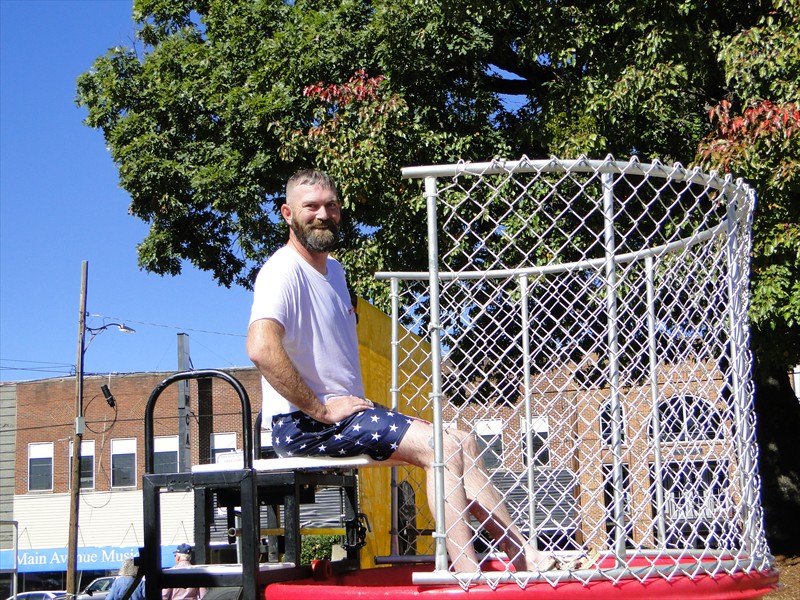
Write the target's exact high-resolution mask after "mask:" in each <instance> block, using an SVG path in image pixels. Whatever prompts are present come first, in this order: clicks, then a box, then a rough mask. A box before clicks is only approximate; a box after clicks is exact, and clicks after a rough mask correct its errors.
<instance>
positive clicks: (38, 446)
mask: <svg viewBox="0 0 800 600" xmlns="http://www.w3.org/2000/svg"><path fill="white" fill-rule="evenodd" d="M41 458H49V459H50V487H49V488H42V489H36V490H32V489H31V460H32V459H41ZM28 491H29V492H52V491H53V442H32V443H30V444H28Z"/></svg>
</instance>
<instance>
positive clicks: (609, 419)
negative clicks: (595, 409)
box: [600, 400, 625, 446]
mask: <svg viewBox="0 0 800 600" xmlns="http://www.w3.org/2000/svg"><path fill="white" fill-rule="evenodd" d="M620 414H621V416H622V423H621V424H620V428H619V435H620V441H621V442H622V443H623V444H624V443H625V410H624V409H623V408H622V407H621V406H620ZM613 417H614V415H613V413H612V411H611V400H607V401H606V402H604V403H603V407H602V408H601V409H600V439H601V440H603V444H605V445H606V446H611V445H612V443H613V441H614V430H613V428H612V427H611V425H612V423H613V422H614V418H613Z"/></svg>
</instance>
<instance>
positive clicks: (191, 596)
mask: <svg viewBox="0 0 800 600" xmlns="http://www.w3.org/2000/svg"><path fill="white" fill-rule="evenodd" d="M173 554H174V555H175V566H174V567H173V568H174V569H184V568H187V567H191V566H192V547H191V546H190V545H189V544H180V545H179V546H178V547H177V548H175V551H174V552H173ZM205 593H206V590H205V588H166V589H163V590H161V599H162V600H200V599H201V598H202V597H203V596H205Z"/></svg>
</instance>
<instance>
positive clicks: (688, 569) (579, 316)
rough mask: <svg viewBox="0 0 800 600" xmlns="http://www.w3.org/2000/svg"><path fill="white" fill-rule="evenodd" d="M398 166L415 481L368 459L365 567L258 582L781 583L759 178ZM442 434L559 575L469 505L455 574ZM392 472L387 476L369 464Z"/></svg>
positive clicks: (402, 366) (402, 403)
mask: <svg viewBox="0 0 800 600" xmlns="http://www.w3.org/2000/svg"><path fill="white" fill-rule="evenodd" d="M403 175H404V177H406V178H409V179H414V180H420V189H421V193H422V194H423V195H424V199H425V205H426V207H427V220H428V228H427V230H428V250H429V266H428V270H427V271H425V272H387V273H378V274H377V275H376V276H377V278H378V279H379V280H382V281H384V282H385V283H386V286H387V289H388V292H389V295H390V298H391V306H392V309H391V358H392V360H391V362H392V369H391V381H390V382H386V383H387V385H388V386H389V396H388V397H389V398H390V399H391V404H392V407H393V408H396V409H397V410H400V411H402V412H405V413H407V414H414V415H416V416H419V417H421V418H424V419H426V420H429V421H431V422H432V423H433V425H434V431H435V435H434V439H433V446H434V453H435V455H436V461H435V464H434V466H433V468H432V471H431V473H430V474H429V476H426V473H424V472H423V471H422V470H421V469H418V468H410V467H406V466H402V465H395V466H391V467H386V466H384V467H383V468H362V469H360V471H359V476H358V481H359V483H358V486H359V490H358V500H360V502H361V506H360V508H358V509H357V510H358V511H360V510H363V511H364V512H365V513H366V514H367V515H368V514H369V512H370V510H371V508H377V507H379V506H384V505H385V506H391V523H390V524H389V527H387V528H381V529H380V530H377V529H376V530H375V531H374V532H373V533H372V534H370V535H373V536H374V537H376V538H377V539H378V540H379V541H380V542H381V543H380V544H379V546H380V547H381V549H380V550H379V551H378V552H376V553H375V554H376V555H375V556H370V557H369V559H370V560H369V561H368V562H370V563H371V567H370V568H356V569H350V570H348V569H335V568H331V564H332V563H331V564H327V563H320V564H316V565H315V566H314V569H313V572H312V573H308V572H305V573H304V572H300V571H293V572H292V571H290V572H292V573H294V575H292V576H291V577H282V578H280V579H284V580H272V581H266V582H265V583H264V585H262V586H261V587H260V588H259V589H260V591H259V592H258V593H259V595H261V596H262V597H264V598H266V600H278V599H284V598H286V599H289V598H291V599H293V600H297V599H300V598H314V599H316V600H319V599H322V598H343V597H347V596H356V597H358V598H365V599H368V598H412V597H413V598H417V597H423V596H437V597H438V596H442V595H446V596H447V597H450V598H455V597H458V596H459V595H462V594H469V595H474V594H478V595H479V596H481V597H487V598H489V597H492V598H494V597H497V598H523V597H526V598H534V597H536V598H539V597H547V598H551V597H552V598H562V599H568V598H612V597H613V598H675V597H682V598H695V597H696V598H718V599H721V598H759V597H761V596H763V595H764V594H766V593H767V592H769V591H770V590H771V589H773V588H774V587H775V586H776V585H777V581H778V575H777V572H776V571H775V570H774V568H773V565H772V557H771V556H770V554H769V550H768V547H767V544H766V541H765V534H764V528H763V515H762V509H761V506H760V499H759V479H758V474H757V469H756V465H757V447H756V442H755V439H756V438H755V419H754V413H753V385H752V382H751V374H750V371H751V356H750V352H749V349H748V320H747V309H748V275H749V253H750V244H751V243H750V229H751V219H752V213H753V208H754V202H755V196H754V193H753V191H752V190H751V189H750V188H749V187H748V186H747V185H745V184H744V183H743V182H742V181H741V180H734V179H732V178H731V177H728V176H725V177H723V176H721V175H718V174H715V173H710V174H709V173H704V172H701V171H699V170H697V169H686V168H683V167H681V166H680V165H671V166H668V165H664V164H659V163H653V164H644V163H640V162H638V161H636V160H631V161H617V160H614V159H613V158H612V157H608V158H607V159H605V160H603V161H594V160H588V159H584V158H581V159H578V160H559V159H555V158H553V159H551V160H529V159H526V158H523V159H521V160H515V161H507V160H501V161H495V162H491V163H466V162H462V163H458V164H450V165H437V166H426V167H411V168H407V169H404V170H403ZM365 375H366V376H369V374H368V373H365ZM245 426H247V423H245ZM450 427H457V428H459V429H461V430H463V431H469V432H472V433H473V434H474V435H475V437H476V439H477V442H478V446H479V448H480V449H481V452H482V463H483V464H482V467H483V468H484V469H485V470H486V471H487V472H488V474H489V480H490V481H491V483H492V484H493V485H494V486H495V487H496V488H497V489H498V490H499V491H500V493H501V495H502V496H503V499H504V501H505V503H506V505H507V506H508V508H509V511H510V513H511V515H512V517H513V519H514V521H515V523H516V526H517V527H518V529H519V530H520V531H521V532H522V533H523V536H524V537H525V538H526V539H527V540H528V541H529V543H530V544H532V545H533V546H535V547H536V548H537V549H539V550H540V551H542V552H544V553H546V554H548V555H551V556H554V557H556V558H557V559H558V562H557V564H556V565H555V567H554V568H553V569H551V570H547V571H542V572H539V571H536V572H521V571H520V572H518V571H516V570H515V569H514V567H513V566H512V565H511V564H510V562H509V560H508V557H506V556H505V555H504V554H503V553H502V552H501V549H500V547H499V545H498V543H497V542H496V540H495V539H493V538H492V537H491V536H489V535H487V533H486V529H487V527H486V525H487V523H485V522H481V520H480V518H476V517H475V516H473V515H471V514H464V515H462V518H463V519H464V520H467V521H468V522H469V523H470V524H471V526H472V531H473V532H474V535H473V543H474V546H475V548H476V549H477V550H478V552H479V557H480V560H481V565H480V570H479V571H477V572H472V573H458V572H454V571H453V570H452V569H451V568H450V562H449V560H448V556H447V553H446V551H445V540H446V539H447V537H448V531H447V529H446V527H445V523H444V519H443V518H441V517H442V516H443V515H444V514H445V512H446V510H447V503H448V498H447V497H446V495H445V493H444V484H443V481H444V475H445V470H446V469H447V468H448V467H447V463H448V457H447V456H445V455H444V449H443V442H442V439H443V435H444V433H445V432H446V430H447V429H448V428H450ZM280 460H281V459H277V461H278V462H279V461H280ZM247 462H248V459H247V457H245V465H244V467H247V466H248V465H247ZM259 462H260V461H259V460H256V461H255V463H259ZM261 462H266V461H261ZM364 466H369V465H364ZM311 467H312V470H313V469H314V468H317V469H318V468H319V466H313V465H311ZM252 468H253V469H254V470H258V469H259V464H254V465H252ZM389 469H391V474H390V476H387V477H385V478H384V479H379V481H384V482H386V485H376V484H375V483H374V481H378V480H374V479H373V480H371V479H370V478H371V477H372V474H373V473H374V472H378V471H382V472H384V473H386V472H387V471H388V470H389ZM260 485H261V484H254V486H255V487H259V486H260ZM262 487H264V489H266V487H267V486H266V484H265V485H264V486H262ZM431 488H432V489H431ZM259 489H261V487H259ZM259 493H261V492H259ZM429 494H430V495H431V496H432V497H433V499H434V502H433V504H434V507H433V511H429V510H428V509H427V506H426V503H425V499H426V497H427V496H428V495H429ZM287 502H289V499H287ZM262 504H263V502H262ZM351 512H352V511H351ZM252 514H253V513H251V518H252ZM284 514H287V513H284ZM437 515H438V516H439V517H440V518H435V517H436V516H437ZM284 518H285V519H287V525H286V526H287V527H288V517H287V516H285V517H284ZM249 522H251V521H248V523H249ZM243 529H244V528H243ZM363 529H364V528H363V527H361V526H360V531H361V532H362V533H363ZM384 542H385V543H384ZM362 545H363V544H362ZM350 548H351V550H352V548H353V546H352V545H351V546H350ZM369 548H372V546H369ZM361 551H362V553H363V552H364V550H361ZM587 557H590V558H587ZM283 558H284V559H286V557H285V556H284V557H283ZM449 558H451V559H452V558H455V557H449ZM292 560H294V561H296V560H297V557H296V556H293V557H292ZM294 566H295V567H296V565H294ZM250 568H251V569H255V571H256V572H257V571H258V569H260V568H261V567H252V566H251V567H250ZM289 568H290V569H291V568H292V565H290V566H289ZM149 577H150V575H149V572H148V578H149Z"/></svg>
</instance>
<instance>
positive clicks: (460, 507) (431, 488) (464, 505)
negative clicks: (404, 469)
mask: <svg viewBox="0 0 800 600" xmlns="http://www.w3.org/2000/svg"><path fill="white" fill-rule="evenodd" d="M392 458H396V459H400V460H402V461H405V462H408V463H411V464H413V465H416V466H418V467H422V468H423V469H425V475H426V478H427V488H428V506H429V507H430V509H431V513H432V514H434V515H435V513H436V503H435V494H436V489H435V483H434V470H433V466H432V465H433V428H432V427H431V425H430V424H428V423H425V422H423V421H415V422H414V423H412V424H411V427H410V428H409V430H408V432H407V433H406V435H405V436H404V437H403V440H402V441H401V442H400V447H399V448H398V449H397V451H396V452H395V453H394V454H393V455H392ZM450 460H451V462H448V463H447V468H445V470H444V496H445V515H444V521H445V522H444V527H445V530H446V532H447V537H446V539H445V545H446V547H447V553H448V555H449V556H450V560H451V562H452V566H453V569H454V570H455V571H457V572H474V571H478V570H479V569H480V564H479V561H478V556H477V554H476V553H475V548H474V547H473V546H472V527H471V526H470V524H469V523H468V522H467V514H468V512H469V504H470V502H469V501H468V500H467V496H466V490H465V488H464V484H463V482H462V480H461V478H462V475H463V471H464V465H463V462H462V461H461V457H460V455H456V456H454V457H452V458H451V459H450Z"/></svg>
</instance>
